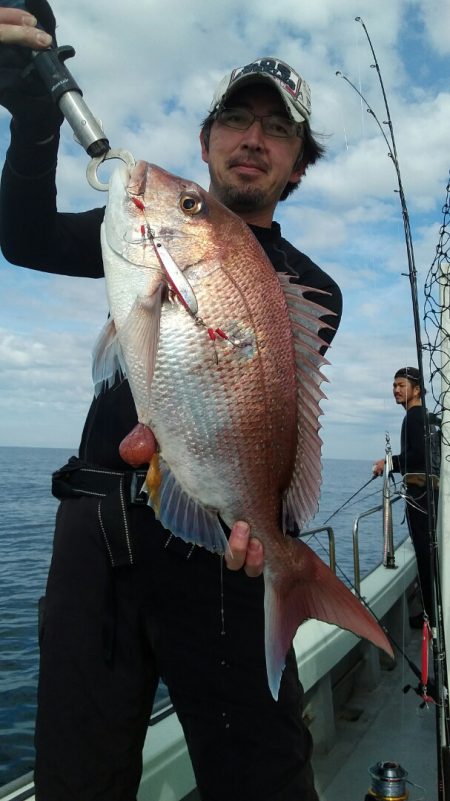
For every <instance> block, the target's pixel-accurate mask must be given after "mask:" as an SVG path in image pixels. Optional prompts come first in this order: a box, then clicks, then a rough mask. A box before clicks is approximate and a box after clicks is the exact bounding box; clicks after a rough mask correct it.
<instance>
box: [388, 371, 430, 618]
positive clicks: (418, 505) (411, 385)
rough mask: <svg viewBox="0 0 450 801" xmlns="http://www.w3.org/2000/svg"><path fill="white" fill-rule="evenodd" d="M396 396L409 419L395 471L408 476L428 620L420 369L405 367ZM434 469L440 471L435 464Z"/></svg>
mask: <svg viewBox="0 0 450 801" xmlns="http://www.w3.org/2000/svg"><path fill="white" fill-rule="evenodd" d="M393 393H394V398H395V401H396V403H398V404H400V405H401V406H403V408H404V409H405V411H406V415H405V417H404V419H403V423H402V429H401V434H400V453H399V454H398V455H396V456H393V457H392V464H393V470H394V472H395V473H401V474H402V475H403V476H404V481H405V485H406V519H407V521H408V529H409V533H410V536H411V540H412V542H413V544H414V550H415V552H416V558H417V568H418V574H419V584H420V592H421V598H422V604H423V610H424V612H425V613H426V614H427V616H429V617H430V616H431V612H432V603H433V596H432V583H431V565H430V538H429V531H428V526H429V521H428V511H429V510H428V502H427V492H426V478H425V432H424V419H423V408H422V395H421V391H420V383H419V371H418V369H417V368H416V367H402V368H401V369H400V370H397V372H396V373H395V376H394V383H393ZM434 469H435V470H438V466H437V465H436V464H435V465H434ZM383 470H384V459H379V460H378V461H377V462H375V464H374V466H373V472H374V473H375V474H376V475H378V476H380V475H382V473H383ZM437 479H438V476H437V475H435V476H433V485H434V488H435V492H434V499H433V500H434V503H435V506H436V505H437V491H436V490H437ZM410 624H411V626H413V627H414V628H421V627H422V624H423V612H422V613H420V614H418V615H416V616H413V617H410Z"/></svg>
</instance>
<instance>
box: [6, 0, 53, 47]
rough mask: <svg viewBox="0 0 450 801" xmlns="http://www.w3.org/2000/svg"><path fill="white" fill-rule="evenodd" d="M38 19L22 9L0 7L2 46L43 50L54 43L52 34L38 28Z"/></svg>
mask: <svg viewBox="0 0 450 801" xmlns="http://www.w3.org/2000/svg"><path fill="white" fill-rule="evenodd" d="M36 23H37V20H36V17H35V16H33V14H29V13H28V12H27V11H22V10H21V9H20V8H3V7H0V44H2V45H20V46H21V47H31V49H32V50H43V49H44V48H45V47H49V46H50V45H51V43H52V37H51V36H50V34H48V33H45V32H44V31H42V30H40V29H39V28H36V27H35V26H36Z"/></svg>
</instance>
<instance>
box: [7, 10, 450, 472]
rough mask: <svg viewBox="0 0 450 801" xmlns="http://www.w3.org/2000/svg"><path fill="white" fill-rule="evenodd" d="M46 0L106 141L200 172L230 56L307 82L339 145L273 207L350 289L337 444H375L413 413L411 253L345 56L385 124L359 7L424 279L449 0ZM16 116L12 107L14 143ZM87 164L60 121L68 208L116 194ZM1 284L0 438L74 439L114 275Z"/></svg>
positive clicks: (336, 388)
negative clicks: (127, 6) (403, 386)
mask: <svg viewBox="0 0 450 801" xmlns="http://www.w3.org/2000/svg"><path fill="white" fill-rule="evenodd" d="M52 5H53V8H54V11H55V14H56V17H57V20H58V23H59V24H58V40H59V43H60V44H72V45H73V46H74V47H75V49H76V57H75V58H74V59H72V60H70V61H69V62H68V67H69V69H70V70H71V71H72V72H73V75H74V76H75V78H76V79H77V80H78V82H79V84H80V86H81V87H82V89H83V91H84V97H85V100H86V101H87V102H88V104H89V105H90V107H91V108H92V110H93V112H94V113H95V114H97V115H98V116H99V117H100V118H101V119H102V121H103V125H104V129H105V131H106V134H107V136H108V137H109V139H110V142H111V145H112V146H113V147H124V148H128V149H129V150H131V151H132V152H133V153H134V154H135V155H136V156H137V157H139V158H145V159H147V160H148V161H153V162H155V163H158V164H160V165H161V166H163V167H165V168H167V169H169V170H171V171H173V172H176V173H178V174H180V175H184V176H185V177H188V178H192V179H194V180H197V181H199V182H200V183H202V184H203V185H205V186H206V185H207V183H208V177H207V172H206V168H205V166H204V164H203V163H202V161H201V159H200V155H199V145H198V131H199V125H200V122H201V120H202V118H203V117H204V115H205V113H206V111H207V109H208V105H209V102H210V99H211V95H212V90H213V88H214V86H215V84H216V83H217V82H218V81H219V79H220V78H221V77H222V75H223V74H224V73H225V72H226V71H227V70H229V69H231V68H232V67H234V66H237V65H240V64H244V63H246V62H247V61H249V60H250V59H252V58H253V57H255V56H258V55H265V54H266V55H269V54H275V55H279V56H281V57H282V58H284V59H285V60H286V61H287V62H288V63H291V64H292V65H293V66H295V67H297V68H298V70H299V71H300V73H301V74H302V75H304V77H305V79H306V80H307V81H308V82H309V83H310V84H311V89H312V103H313V128H314V129H315V130H316V131H319V132H323V133H324V134H326V144H327V148H328V154H327V157H326V159H324V160H323V161H322V162H320V163H319V164H318V165H316V166H315V167H313V168H312V169H311V170H310V171H308V173H307V175H306V176H305V179H304V181H303V183H302V186H301V187H300V189H299V190H298V192H297V193H296V194H295V195H293V196H292V198H290V199H289V200H288V201H287V203H285V204H282V205H281V206H280V207H279V210H278V213H277V218H278V219H279V220H280V221H281V223H282V226H283V233H284V235H285V236H286V237H287V238H288V239H290V240H291V241H292V242H293V243H294V244H295V245H296V246H298V247H299V248H300V249H301V250H303V251H305V252H306V253H308V255H310V256H311V258H313V259H314V260H316V261H317V262H318V263H319V264H320V265H321V266H323V267H324V268H325V269H327V270H328V271H329V272H330V273H331V274H332V275H334V276H335V277H336V278H337V280H338V281H339V282H340V284H341V285H342V288H343V291H344V319H343V323H342V328H341V330H340V332H339V334H338V336H337V338H336V340H335V344H334V346H333V348H332V349H331V351H330V361H331V362H332V364H331V366H330V367H329V368H326V373H327V375H329V377H330V379H331V382H330V385H329V386H328V387H327V388H326V391H327V394H328V396H329V400H328V401H326V402H325V404H324V409H325V415H324V417H323V418H322V423H323V434H324V442H325V454H326V455H332V456H340V455H341V456H342V455H345V456H350V455H351V456H357V457H359V458H369V459H371V458H375V457H376V456H377V455H378V454H379V452H380V450H381V452H382V450H383V447H384V443H383V437H384V430H385V425H386V424H387V423H389V425H390V426H391V427H392V429H394V428H395V429H397V428H399V425H400V421H401V414H399V410H398V409H396V407H395V404H394V403H393V401H392V397H391V381H392V373H393V370H395V369H396V368H397V367H398V366H399V364H402V363H413V364H414V363H416V358H415V341H414V332H413V324H412V315H411V298H410V289H409V282H408V280H407V278H404V277H403V276H402V273H405V272H406V271H407V268H408V265H407V259H406V251H405V243H404V232H403V224H402V216H401V210H400V204H399V198H398V194H397V193H396V191H395V190H396V189H397V183H396V174H395V170H394V168H393V165H392V162H391V160H390V159H389V158H388V157H387V147H386V143H385V142H384V140H383V138H382V136H381V133H380V132H379V129H378V127H377V125H376V123H375V121H374V119H373V117H372V116H371V115H370V114H368V113H367V111H366V109H365V107H364V104H363V103H361V101H360V99H359V97H358V95H357V94H356V92H355V91H354V90H353V89H352V88H351V87H350V86H349V85H348V84H347V83H346V82H345V81H344V80H342V78H340V77H337V76H336V70H340V71H341V72H342V73H343V74H344V75H346V76H347V77H348V78H349V79H350V80H351V81H352V82H353V83H354V84H355V86H357V88H358V89H359V90H360V91H361V92H362V93H363V95H364V97H365V98H366V99H367V101H368V102H369V103H370V105H371V106H372V108H373V110H374V111H375V113H376V114H377V116H378V117H379V120H380V122H381V124H382V125H383V122H384V120H385V119H386V116H385V110H384V105H383V100H382V95H381V91H380V86H379V83H378V80H377V74H376V71H375V70H373V69H371V66H370V65H371V64H372V63H373V57H372V54H371V52H370V48H369V45H368V42H367V39H366V36H365V34H364V30H363V28H362V26H361V24H360V23H358V22H355V17H356V16H358V15H361V16H362V18H363V20H364V22H365V24H366V26H367V29H368V31H369V34H370V37H371V40H372V43H373V46H374V48H375V52H376V55H377V59H378V63H379V65H380V69H381V73H382V77H383V81H384V85H385V89H386V93H387V97H388V102H389V106H390V110H391V115H392V120H393V124H394V131H395V136H396V141H397V147H398V153H399V157H400V169H401V175H402V180H403V184H404V188H405V191H406V196H407V202H408V208H409V212H410V217H411V224H412V228H413V236H414V247H415V254H416V263H417V269H418V282H421V284H420V286H419V289H420V291H421V286H422V285H423V281H424V279H425V275H426V271H427V269H428V266H429V265H430V264H431V261H432V260H433V258H434V253H435V246H436V241H437V234H438V230H439V226H440V223H441V207H442V203H443V201H444V190H445V186H446V183H447V178H448V168H449V163H448V141H449V127H450V91H449V88H448V86H449V80H448V79H449V70H448V63H447V62H446V61H445V59H444V57H445V56H446V55H447V54H448V51H449V47H450V45H449V38H448V36H445V35H444V31H445V30H446V29H448V28H449V22H448V15H449V14H450V10H449V8H448V4H442V3H439V4H438V3H437V0H420V2H419V0H379V2H377V3H376V4H369V3H365V2H361V0H342V1H341V2H339V3H336V2H335V0H315V2H314V3H310V2H308V3H307V2H305V1H303V2H300V3H299V2H298V0H281V1H280V2H278V3H276V4H273V3H272V2H268V0H248V2H247V3H246V4H245V5H244V6H243V5H242V3H241V2H240V0H229V2H227V3H211V2H210V0H194V2H192V3H191V4H186V2H185V0H171V2H170V3H167V2H164V3H163V2H162V1H161V0H151V2H150V0H140V2H139V3H138V4H137V6H134V7H133V13H132V14H128V13H124V10H123V8H122V7H121V6H120V5H117V4H114V3H111V2H110V0H97V1H96V3H94V4H93V3H92V2H91V0H78V2H77V3H73V2H72V0H54V1H53V4H52ZM436 19H438V20H439V24H438V25H436ZM446 26H447V27H446ZM7 124H8V115H6V114H5V113H1V112H0V147H2V148H3V149H6V147H7V142H8V129H7ZM384 130H386V129H385V128H384ZM87 162H88V159H87V157H86V155H85V153H84V152H83V151H82V149H81V148H78V147H77V146H76V145H74V143H73V141H72V134H71V131H70V128H69V126H68V125H67V124H65V125H64V132H63V143H62V147H61V154H60V159H59V167H58V203H59V206H60V208H61V209H64V210H70V211H76V210H79V209H84V208H91V207H93V206H100V205H104V204H105V202H106V199H107V198H106V195H105V194H103V193H98V192H95V191H94V190H92V189H91V188H90V187H89V186H88V185H87V182H86V179H85V170H86V166H87ZM0 281H1V295H0V327H1V330H0V375H1V379H2V393H1V395H0V413H1V416H0V443H8V444H14V443H16V444H19V443H21V444H43V443H48V444H52V445H59V444H63V445H73V444H76V442H77V441H78V439H79V434H80V430H81V427H82V424H83V418H84V416H85V413H86V409H87V407H88V404H89V400H90V396H91V380H90V350H91V347H92V344H93V342H94V340H95V337H96V335H97V332H98V330H99V328H100V326H101V325H102V322H103V320H104V317H105V314H106V299H105V291H104V285H103V282H101V281H91V280H88V279H68V278H64V277H58V276H46V275H42V274H36V273H33V272H32V271H27V270H21V269H19V268H7V267H4V266H2V269H1V276H0ZM421 302H422V301H421ZM348 443H350V445H348Z"/></svg>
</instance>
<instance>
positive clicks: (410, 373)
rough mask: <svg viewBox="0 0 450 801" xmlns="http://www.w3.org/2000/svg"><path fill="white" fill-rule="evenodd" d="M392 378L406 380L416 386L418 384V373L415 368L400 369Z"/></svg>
mask: <svg viewBox="0 0 450 801" xmlns="http://www.w3.org/2000/svg"><path fill="white" fill-rule="evenodd" d="M394 378H407V379H408V380H409V381H414V382H415V383H416V384H419V383H420V373H419V371H418V369H417V367H400V370H397V372H396V374H395V376H394Z"/></svg>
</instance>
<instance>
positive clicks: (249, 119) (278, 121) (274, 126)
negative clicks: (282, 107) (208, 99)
mask: <svg viewBox="0 0 450 801" xmlns="http://www.w3.org/2000/svg"><path fill="white" fill-rule="evenodd" d="M216 120H217V121H218V122H221V123H222V125H226V126H227V128H234V129H235V130H236V131H247V130H248V129H249V128H250V127H251V126H252V125H253V123H254V122H255V120H260V122H261V125H262V129H263V131H264V133H265V134H266V136H276V137H278V138H280V139H290V138H292V137H293V136H301V135H302V134H301V127H300V124H299V123H297V122H293V121H292V120H290V119H289V118H288V117H283V115H282V114H264V115H263V116H260V115H259V114H253V111H250V110H249V109H248V108H222V109H219V111H218V112H217V114H216Z"/></svg>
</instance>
